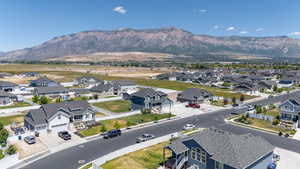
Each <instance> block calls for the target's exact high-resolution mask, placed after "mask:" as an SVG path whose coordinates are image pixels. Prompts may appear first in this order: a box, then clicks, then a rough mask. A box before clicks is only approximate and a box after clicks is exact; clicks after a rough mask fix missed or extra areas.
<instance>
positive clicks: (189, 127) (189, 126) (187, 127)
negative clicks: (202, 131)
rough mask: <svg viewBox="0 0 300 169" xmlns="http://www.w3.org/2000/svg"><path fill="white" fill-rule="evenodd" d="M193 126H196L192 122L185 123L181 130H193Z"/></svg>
mask: <svg viewBox="0 0 300 169" xmlns="http://www.w3.org/2000/svg"><path fill="white" fill-rule="evenodd" d="M195 128H196V126H195V125H193V124H186V125H184V126H183V130H193V129H195Z"/></svg>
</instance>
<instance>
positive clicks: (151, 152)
mask: <svg viewBox="0 0 300 169" xmlns="http://www.w3.org/2000/svg"><path fill="white" fill-rule="evenodd" d="M169 143H170V142H168V141H167V142H163V143H160V144H157V145H154V146H151V147H147V148H144V149H142V150H138V151H135V152H132V153H129V154H126V155H124V156H121V157H119V158H116V159H113V160H111V161H108V162H107V163H105V164H104V165H102V166H101V167H102V168H103V169H155V168H157V167H159V166H160V164H161V163H162V162H163V147H165V146H166V145H168V144H169ZM165 155H166V158H168V157H170V156H171V152H170V151H166V153H165Z"/></svg>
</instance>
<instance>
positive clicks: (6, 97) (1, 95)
mask: <svg viewBox="0 0 300 169" xmlns="http://www.w3.org/2000/svg"><path fill="white" fill-rule="evenodd" d="M14 101H18V97H17V96H16V95H14V94H11V93H7V92H3V91H0V106H7V105H11V104H13V103H14Z"/></svg>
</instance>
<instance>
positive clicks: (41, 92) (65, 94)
mask: <svg viewBox="0 0 300 169" xmlns="http://www.w3.org/2000/svg"><path fill="white" fill-rule="evenodd" d="M34 95H37V96H47V97H51V98H57V97H60V98H62V99H63V100H69V99H70V91H69V89H67V88H65V87H63V86H48V87H37V88H35V89H34Z"/></svg>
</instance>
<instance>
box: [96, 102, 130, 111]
mask: <svg viewBox="0 0 300 169" xmlns="http://www.w3.org/2000/svg"><path fill="white" fill-rule="evenodd" d="M93 105H94V106H96V107H99V108H102V109H106V110H109V111H111V112H115V113H122V112H128V111H130V109H131V103H130V101H127V100H115V101H108V102H99V103H94V104H93Z"/></svg>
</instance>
